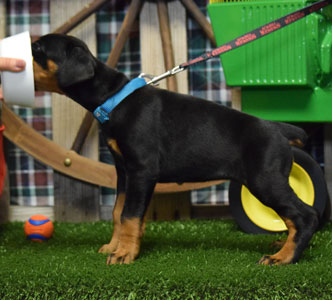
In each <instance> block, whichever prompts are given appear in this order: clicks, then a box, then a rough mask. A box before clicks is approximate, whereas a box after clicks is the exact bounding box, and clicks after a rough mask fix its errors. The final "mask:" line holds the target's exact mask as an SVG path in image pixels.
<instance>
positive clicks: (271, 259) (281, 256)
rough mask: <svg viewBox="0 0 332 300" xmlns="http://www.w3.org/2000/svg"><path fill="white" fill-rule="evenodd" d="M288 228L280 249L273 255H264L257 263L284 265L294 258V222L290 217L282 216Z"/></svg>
mask: <svg viewBox="0 0 332 300" xmlns="http://www.w3.org/2000/svg"><path fill="white" fill-rule="evenodd" d="M282 219H283V220H284V222H285V224H286V226H287V228H288V237H287V240H286V242H285V244H284V245H283V247H282V248H281V249H280V251H279V252H277V253H276V254H274V255H271V256H264V257H263V258H262V259H261V260H260V261H259V263H260V264H263V265H285V264H289V263H291V262H292V260H293V258H294V252H295V249H296V243H295V242H294V238H295V235H296V228H295V225H294V223H293V222H292V221H291V220H290V219H286V218H282Z"/></svg>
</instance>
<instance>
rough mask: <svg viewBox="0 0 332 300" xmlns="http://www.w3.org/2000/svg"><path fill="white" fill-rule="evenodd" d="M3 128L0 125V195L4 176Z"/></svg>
mask: <svg viewBox="0 0 332 300" xmlns="http://www.w3.org/2000/svg"><path fill="white" fill-rule="evenodd" d="M4 130H5V126H4V125H2V126H1V127H0V196H1V195H2V190H3V186H4V182H5V177H6V161H5V155H4V153H3V131H4Z"/></svg>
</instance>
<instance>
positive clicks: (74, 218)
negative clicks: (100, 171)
mask: <svg viewBox="0 0 332 300" xmlns="http://www.w3.org/2000/svg"><path fill="white" fill-rule="evenodd" d="M89 3H90V1H88V0H75V1H74V0H54V1H50V6H51V7H50V8H51V29H52V30H54V29H56V28H59V26H60V25H62V24H63V23H64V22H65V21H67V20H68V19H69V18H71V17H72V16H74V15H75V14H76V13H77V12H79V11H81V9H82V7H84V6H85V5H88V4H89ZM70 34H71V35H75V36H77V37H78V38H80V39H82V40H84V41H85V42H86V43H87V44H88V46H89V48H90V50H91V51H92V53H94V54H95V53H96V34H95V15H92V16H90V17H89V18H88V19H86V20H85V21H84V22H83V23H81V24H80V25H79V26H77V27H76V28H75V29H74V30H73V31H72V32H70ZM52 108H53V110H52V116H53V140H54V141H55V142H56V143H57V144H59V145H61V146H63V147H65V148H67V149H70V148H71V147H72V145H73V142H74V139H75V137H76V133H77V131H78V129H79V127H80V125H81V123H82V119H83V118H84V116H85V114H86V110H85V109H84V108H82V107H81V106H80V105H78V104H77V103H75V102H74V101H72V100H70V99H68V98H66V97H64V96H61V95H57V94H53V95H52ZM84 146H85V147H84V148H83V150H82V154H83V155H84V156H87V157H89V158H92V159H95V160H98V158H99V151H98V126H97V124H96V123H95V124H94V125H93V126H92V128H91V130H90V134H89V136H88V138H87V141H86V142H85V145H84ZM54 198H55V199H54V201H55V207H54V210H55V219H56V220H57V221H69V222H81V221H96V220H98V219H99V187H98V186H94V185H91V184H87V183H84V182H82V181H79V180H76V179H73V178H69V177H67V176H65V175H62V174H60V173H58V172H55V173H54Z"/></svg>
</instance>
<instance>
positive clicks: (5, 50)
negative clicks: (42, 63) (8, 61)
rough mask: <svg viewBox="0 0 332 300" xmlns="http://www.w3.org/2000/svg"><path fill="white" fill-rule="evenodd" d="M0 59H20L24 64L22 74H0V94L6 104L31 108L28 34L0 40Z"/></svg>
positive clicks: (31, 80) (32, 81) (32, 82)
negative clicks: (0, 84) (0, 85)
mask: <svg viewBox="0 0 332 300" xmlns="http://www.w3.org/2000/svg"><path fill="white" fill-rule="evenodd" d="M0 57H11V58H21V59H23V60H25V62H26V66H25V69H24V71H22V72H9V71H3V72H1V82H2V92H3V97H4V99H5V101H6V103H7V104H16V105H22V106H30V107H33V106H34V105H35V84H34V79H33V65H32V61H33V58H32V51H31V39H30V34H29V32H28V31H25V32H22V33H19V34H16V35H13V36H10V37H7V38H5V39H3V40H1V41H0Z"/></svg>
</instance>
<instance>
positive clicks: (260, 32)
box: [139, 0, 332, 84]
mask: <svg viewBox="0 0 332 300" xmlns="http://www.w3.org/2000/svg"><path fill="white" fill-rule="evenodd" d="M329 4H332V0H322V1H318V2H315V3H313V4H311V5H309V6H307V7H304V8H301V9H299V10H297V11H295V12H293V13H290V14H288V15H286V16H284V17H281V18H279V19H277V20H275V21H272V22H270V23H267V24H265V25H263V26H260V27H258V28H256V29H254V30H252V31H250V32H248V33H246V34H243V35H241V36H240V37H238V38H236V39H234V40H231V41H230V42H228V43H226V44H223V45H222V46H220V47H218V48H216V49H214V50H212V51H210V52H206V53H204V54H203V55H201V56H199V57H196V58H194V59H192V60H190V61H188V62H185V63H183V64H181V65H179V66H177V67H175V68H173V69H172V70H169V71H167V72H166V73H164V74H161V75H159V76H155V77H152V76H149V75H146V74H144V73H142V74H141V75H139V77H148V78H149V79H151V80H150V81H148V82H147V84H155V83H156V82H158V81H160V80H162V79H164V78H167V77H169V76H172V75H175V74H176V73H179V72H182V71H184V70H185V69H187V68H188V67H189V66H192V65H194V64H197V63H199V62H202V61H206V60H208V59H210V58H213V57H216V56H219V55H221V54H224V53H226V52H229V51H231V50H234V49H236V48H239V47H241V46H243V45H246V44H249V43H251V42H253V41H256V40H258V39H260V38H262V37H264V36H266V35H268V34H270V33H272V32H275V31H277V30H279V29H281V28H283V27H286V26H288V25H290V24H292V23H294V22H296V21H298V20H301V19H303V18H304V17H306V16H308V15H310V14H312V13H314V12H316V11H318V10H320V9H321V8H324V7H326V6H328V5H329Z"/></svg>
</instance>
